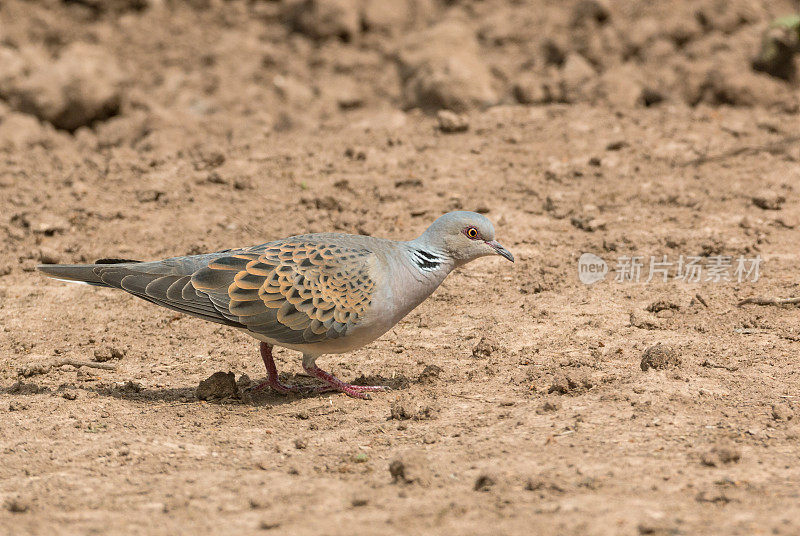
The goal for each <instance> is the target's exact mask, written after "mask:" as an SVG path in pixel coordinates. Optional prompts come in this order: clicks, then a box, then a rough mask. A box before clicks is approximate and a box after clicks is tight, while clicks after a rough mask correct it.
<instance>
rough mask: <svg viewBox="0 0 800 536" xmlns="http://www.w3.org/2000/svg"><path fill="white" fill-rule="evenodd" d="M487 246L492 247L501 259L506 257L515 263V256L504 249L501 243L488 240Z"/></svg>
mask: <svg viewBox="0 0 800 536" xmlns="http://www.w3.org/2000/svg"><path fill="white" fill-rule="evenodd" d="M486 244H487V245H489V246H491V247H492V248H493V249H494V250H495V252H496V253H497V254H498V255H500V256H501V257H505V258H506V259H508V260H510V261H511V262H514V255H512V254H511V252H510V251H508V250H507V249H506V248H504V247H503V246H502V245H500V242H497V241H496V240H487V241H486Z"/></svg>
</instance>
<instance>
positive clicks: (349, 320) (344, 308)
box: [37, 211, 514, 399]
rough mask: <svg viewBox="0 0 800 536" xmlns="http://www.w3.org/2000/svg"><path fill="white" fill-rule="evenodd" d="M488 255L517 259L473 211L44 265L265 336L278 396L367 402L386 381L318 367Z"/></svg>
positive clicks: (53, 272)
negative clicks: (415, 222) (298, 378)
mask: <svg viewBox="0 0 800 536" xmlns="http://www.w3.org/2000/svg"><path fill="white" fill-rule="evenodd" d="M487 255H499V256H501V257H504V258H505V259H508V260H509V261H511V262H514V256H513V255H512V254H511V252H510V251H508V250H507V249H506V248H505V247H503V246H502V245H501V244H500V243H499V242H497V241H496V240H495V231H494V226H493V225H492V222H491V221H490V220H489V219H488V218H487V217H486V216H484V215H482V214H479V213H476V212H468V211H455V212H448V213H446V214H444V215H442V216H440V217H439V218H437V219H436V220H435V221H434V222H433V223H432V224H431V225H430V226H429V227H428V228H427V229H426V230H425V231H424V232H423V233H422V234H421V235H419V236H418V237H416V238H413V239H411V240H390V239H385V238H377V237H371V236H364V235H352V234H342V233H315V234H304V235H298V236H291V237H288V238H284V239H281V240H274V241H271V242H266V243H264V244H260V245H257V246H252V247H245V248H239V249H226V250H222V251H218V252H215V253H206V254H199V255H189V256H182V257H171V258H168V259H163V260H158V261H146V262H142V261H134V260H128V259H118V258H109V259H100V260H98V261H96V262H95V263H94V264H41V265H38V266H37V269H38V270H40V271H41V272H42V273H44V274H45V275H47V276H49V277H52V278H55V279H60V280H65V281H72V282H81V283H87V284H89V285H94V286H98V287H111V288H116V289H121V290H124V291H126V292H128V293H130V294H133V295H134V296H136V297H138V298H142V299H144V300H147V301H149V302H151V303H154V304H156V305H160V306H162V307H166V308H168V309H172V310H174V311H178V312H180V313H185V314H188V315H192V316H195V317H198V318H201V319H203V320H207V321H210V322H216V323H218V324H223V325H226V326H231V327H234V328H238V329H240V330H242V331H244V332H245V333H247V334H248V335H250V336H252V337H254V338H255V339H256V340H258V341H259V342H260V345H259V346H260V353H261V358H262V359H263V361H264V365H265V366H266V369H267V378H266V381H264V382H262V383H260V384H258V385H257V386H256V387H255V388H254V389H255V390H260V389H264V388H266V387H270V388H272V389H273V390H274V391H277V392H278V393H283V394H288V393H292V392H300V393H307V392H311V391H313V392H326V391H340V392H343V393H345V394H347V395H349V396H351V397H354V398H361V399H369V398H370V395H369V393H370V392H372V391H381V390H384V389H386V387H385V386H380V385H376V386H364V385H354V384H350V383H345V382H344V381H342V380H340V379H339V378H337V377H335V376H334V375H333V374H330V373H328V372H326V371H324V370H322V369H321V368H319V367H318V366H317V364H316V360H317V359H318V358H319V357H320V356H322V355H326V354H341V353H346V352H350V351H352V350H355V349H357V348H361V347H363V346H364V345H366V344H369V343H370V342H372V341H374V340H375V339H377V338H378V337H380V336H381V335H383V334H384V333H386V332H387V331H389V330H390V329H391V328H392V327H393V326H394V325H395V324H397V323H398V322H399V321H400V320H401V319H402V318H403V317H405V316H406V315H407V314H408V313H409V312H411V311H412V310H413V309H414V308H415V307H417V306H418V305H419V304H420V303H422V302H423V301H424V300H425V299H426V298H428V297H429V296H430V295H431V294H432V293H433V292H434V291H435V290H436V289H437V288H438V287H439V285H441V284H442V281H444V279H445V277H447V275H448V274H449V273H450V272H451V271H453V270H454V269H456V268H459V267H460V266H463V265H464V264H466V263H468V262H470V261H472V260H474V259H477V258H479V257H484V256H487ZM274 346H280V347H284V348H288V349H289V350H295V351H298V352H301V353H302V356H303V358H302V364H303V368H304V369H305V371H306V372H307V373H308V374H309V375H311V376H313V377H315V378H318V379H319V380H321V381H322V384H321V385H319V386H317V387H313V388H308V387H300V386H296V385H288V384H285V383H282V382H281V381H280V379H279V377H278V371H277V367H276V366H275V361H274V359H273V356H272V350H273V347H274Z"/></svg>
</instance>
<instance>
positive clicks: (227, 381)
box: [195, 372, 239, 400]
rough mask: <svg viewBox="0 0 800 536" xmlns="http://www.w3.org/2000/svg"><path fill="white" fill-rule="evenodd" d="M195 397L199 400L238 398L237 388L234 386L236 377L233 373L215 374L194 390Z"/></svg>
mask: <svg viewBox="0 0 800 536" xmlns="http://www.w3.org/2000/svg"><path fill="white" fill-rule="evenodd" d="M195 395H196V396H197V398H198V399H199V400H220V399H224V398H238V396H239V388H238V387H237V386H236V376H235V375H234V374H233V372H215V373H214V374H212V375H211V376H209V377H208V378H206V379H205V380H203V381H201V382H200V384H199V385H198V386H197V389H196V390H195Z"/></svg>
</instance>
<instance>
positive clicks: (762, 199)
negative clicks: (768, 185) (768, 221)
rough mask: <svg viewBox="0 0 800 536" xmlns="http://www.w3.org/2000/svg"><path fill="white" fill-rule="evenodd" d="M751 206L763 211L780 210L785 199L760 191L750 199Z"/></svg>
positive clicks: (768, 191)
mask: <svg viewBox="0 0 800 536" xmlns="http://www.w3.org/2000/svg"><path fill="white" fill-rule="evenodd" d="M752 201H753V204H754V205H755V206H757V207H758V208H761V209H764V210H780V209H781V208H782V207H783V204H784V203H785V202H786V197H785V196H783V195H781V194H779V193H777V192H773V191H771V190H762V191H761V192H759V193H758V194H756V195H754V196H753V197H752Z"/></svg>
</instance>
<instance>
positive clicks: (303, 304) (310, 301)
mask: <svg viewBox="0 0 800 536" xmlns="http://www.w3.org/2000/svg"><path fill="white" fill-rule="evenodd" d="M373 259H374V255H373V253H372V252H371V251H370V250H369V249H366V248H363V247H358V246H357V245H352V244H349V245H343V244H341V243H337V241H336V240H320V239H308V238H304V237H296V238H291V239H287V240H283V241H280V242H272V243H268V244H264V245H262V246H257V247H254V248H250V249H244V250H236V251H231V252H230V253H228V254H226V255H224V256H221V257H218V258H216V259H214V260H212V261H211V262H209V263H208V264H207V265H206V266H205V267H204V268H201V269H200V270H198V271H196V272H194V273H193V274H192V277H191V284H192V286H193V288H194V289H195V290H196V293H197V295H199V296H203V297H207V298H208V300H210V302H211V304H213V306H214V307H215V308H216V309H217V310H218V311H220V313H221V314H222V315H223V316H224V317H225V318H228V319H230V320H232V321H235V322H237V323H239V324H241V325H243V326H244V327H246V329H248V330H249V331H252V332H254V333H258V334H261V335H264V336H266V337H269V338H271V339H273V340H275V341H277V342H282V343H287V344H307V343H314V342H322V341H325V340H329V339H335V338H337V337H340V336H342V335H343V334H345V333H346V332H347V330H348V329H349V328H351V327H353V326H355V325H356V324H357V323H358V322H359V321H361V320H362V319H363V318H364V315H365V313H366V311H367V309H368V307H369V305H370V303H371V300H372V295H373V293H374V290H375V281H374V279H373V278H372V276H371V275H370V272H371V270H370V266H371V263H372V261H373Z"/></svg>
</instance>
